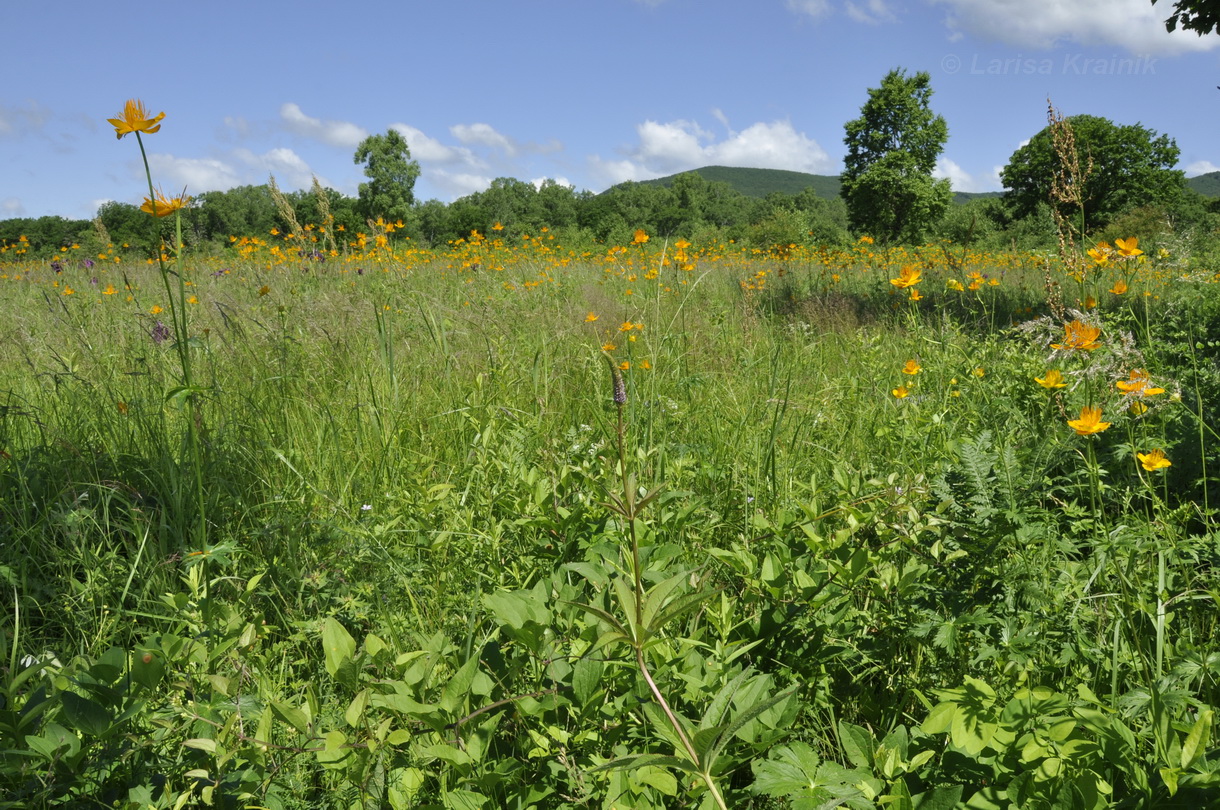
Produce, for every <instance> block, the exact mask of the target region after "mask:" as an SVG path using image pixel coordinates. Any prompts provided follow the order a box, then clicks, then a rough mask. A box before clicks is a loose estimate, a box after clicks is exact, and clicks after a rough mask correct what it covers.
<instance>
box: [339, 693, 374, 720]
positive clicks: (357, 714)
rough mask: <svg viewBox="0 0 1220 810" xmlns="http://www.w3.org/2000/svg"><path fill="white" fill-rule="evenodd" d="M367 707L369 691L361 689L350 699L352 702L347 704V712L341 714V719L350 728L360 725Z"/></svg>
mask: <svg viewBox="0 0 1220 810" xmlns="http://www.w3.org/2000/svg"><path fill="white" fill-rule="evenodd" d="M368 706H369V690H367V689H361V690H360V691H359V692H357V693H356V696H355V697H354V698H352V702H351V703H349V704H348V706H347V711H345V712H344V713H343V719H344V720H346V721H347V724H348V725H349V726H351V727H352V728H356V727H357V726H359V725H360V721H361V720H362V719H363V718H364V710H365V709H367V708H368Z"/></svg>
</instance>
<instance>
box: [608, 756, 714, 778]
mask: <svg viewBox="0 0 1220 810" xmlns="http://www.w3.org/2000/svg"><path fill="white" fill-rule="evenodd" d="M649 765H654V766H660V767H663V768H677V769H678V770H680V771H685V772H687V773H696V770H695V767H694V765H693V764H692V763H691V762H689V761H688V760H685V759H679V758H678V757H671V756H666V755H664V754H637V755H636V756H631V757H620V758H618V759H612V760H610V761H609V762H607V763H605V764H604V765H598V766H597V767H596V768H590V769H589V772H590V773H597V772H598V771H623V770H628V769H631V768H642V767H645V766H649Z"/></svg>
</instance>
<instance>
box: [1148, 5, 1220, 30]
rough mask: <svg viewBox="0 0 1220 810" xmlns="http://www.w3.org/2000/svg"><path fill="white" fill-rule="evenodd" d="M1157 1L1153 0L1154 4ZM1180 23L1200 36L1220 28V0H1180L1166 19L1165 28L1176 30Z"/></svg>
mask: <svg viewBox="0 0 1220 810" xmlns="http://www.w3.org/2000/svg"><path fill="white" fill-rule="evenodd" d="M1156 2H1157V0H1152V4H1153V5H1154V6H1155V5H1156ZM1179 25H1181V26H1182V28H1184V29H1186V30H1187V31H1194V32H1195V33H1197V34H1198V35H1199V36H1203V35H1204V34H1210V33H1211V32H1212V31H1215V30H1216V29H1217V28H1220V0H1178V2H1176V3H1174V4H1173V14H1171V15H1169V18H1168V19H1167V20H1165V30H1167V31H1175V30H1177V27H1178V26H1179Z"/></svg>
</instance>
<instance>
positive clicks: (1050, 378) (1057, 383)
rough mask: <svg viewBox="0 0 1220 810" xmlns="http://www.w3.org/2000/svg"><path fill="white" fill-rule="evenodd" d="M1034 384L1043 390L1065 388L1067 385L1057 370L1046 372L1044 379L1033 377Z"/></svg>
mask: <svg viewBox="0 0 1220 810" xmlns="http://www.w3.org/2000/svg"><path fill="white" fill-rule="evenodd" d="M1034 382H1036V383H1037V384H1038V385H1040V386H1042V387H1043V388H1066V387H1067V383H1065V382H1064V381H1063V373H1062V372H1060V371H1059V369H1057V368H1052V369H1051V370H1050V371H1048V372H1046V376H1045V377H1034Z"/></svg>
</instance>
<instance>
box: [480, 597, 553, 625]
mask: <svg viewBox="0 0 1220 810" xmlns="http://www.w3.org/2000/svg"><path fill="white" fill-rule="evenodd" d="M483 604H485V605H486V606H487V609H488V610H490V611H491V613H492V615H493V616H495V617H496V619H497V620H498V621H499V622H500V624H506V625H508V626H509V627H511V628H513V629H514V630H521V629H522V628H524V627H525V625H526V624H535V625H538V626H539V627H546V626H547V625H549V624H550V622H551V613H550V611H549V610H547V608H546V605H545V604H543V603H542V602H541V601H540V600H539V598H538V595H537V594H535V593H534V592H533V591H497V592H495V593H489V594H485V595H484V596H483Z"/></svg>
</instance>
